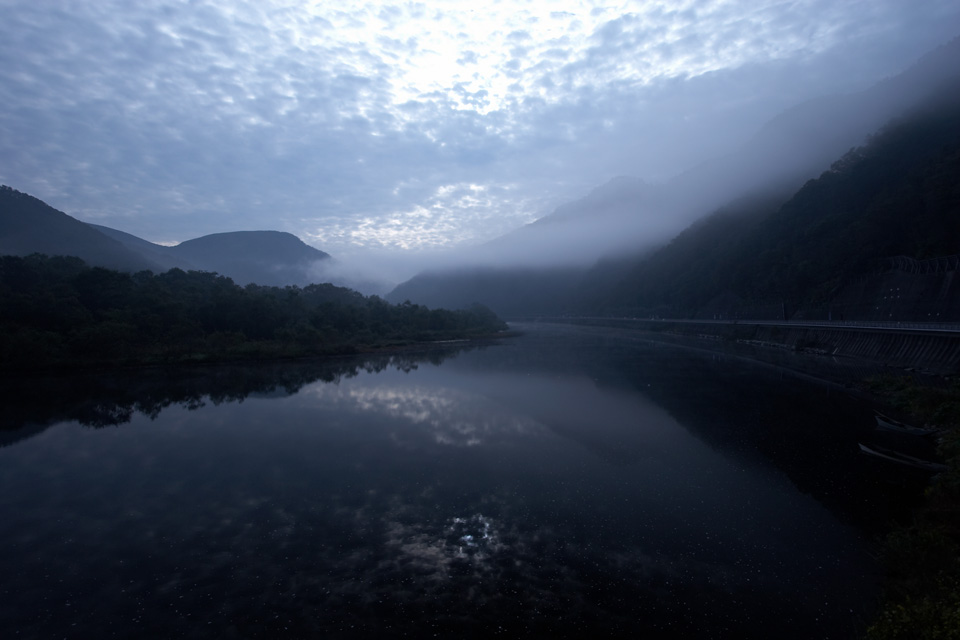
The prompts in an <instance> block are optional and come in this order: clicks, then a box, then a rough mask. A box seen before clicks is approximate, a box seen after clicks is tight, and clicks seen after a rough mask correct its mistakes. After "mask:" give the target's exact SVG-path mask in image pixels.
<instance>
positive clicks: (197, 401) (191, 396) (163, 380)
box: [0, 343, 485, 446]
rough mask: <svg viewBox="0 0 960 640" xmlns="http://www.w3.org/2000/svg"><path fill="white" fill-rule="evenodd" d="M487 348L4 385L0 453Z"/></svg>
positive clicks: (58, 378)
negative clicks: (67, 425)
mask: <svg viewBox="0 0 960 640" xmlns="http://www.w3.org/2000/svg"><path fill="white" fill-rule="evenodd" d="M484 346H485V345H477V344H467V343H463V344H449V345H442V346H440V345H438V346H433V347H430V348H427V349H418V350H416V351H405V352H402V353H393V354H377V355H373V356H363V357H361V356H357V357H350V358H341V359H334V360H330V359H324V360H316V361H308V362H299V363H289V362H287V363H275V364H269V365H247V366H243V365H231V366H226V365H224V366H209V367H158V368H155V369H144V370H138V371H135V372H130V371H126V372H123V373H116V374H103V375H85V376H56V377H53V376H51V377H37V378H26V379H19V380H6V381H5V384H4V385H2V388H0V403H2V404H3V406H4V408H5V411H4V412H2V414H0V446H6V445H10V444H13V443H15V442H18V441H21V440H24V439H26V438H30V437H32V436H34V435H37V434H39V433H42V432H43V431H44V430H45V429H47V428H48V427H51V426H53V425H55V424H58V423H61V422H78V423H80V424H81V425H83V426H86V427H93V428H100V427H110V426H119V425H122V424H125V423H127V422H129V421H130V420H131V418H132V417H133V416H134V414H136V413H141V414H144V415H146V416H149V417H150V418H151V419H154V418H156V417H157V416H158V415H160V413H161V412H162V411H163V410H164V409H166V408H167V407H172V406H178V407H183V408H186V409H188V410H195V409H199V408H200V407H203V406H205V405H207V404H214V405H218V404H221V403H225V402H242V401H243V400H244V399H245V398H247V397H249V396H257V397H285V396H289V395H293V394H295V393H297V392H298V391H299V390H300V389H301V388H302V387H303V386H304V385H307V384H310V383H313V382H317V381H321V382H327V383H333V384H336V383H338V382H339V381H340V380H342V379H345V378H352V377H355V376H357V375H358V374H360V373H363V372H367V373H378V372H380V371H384V370H387V369H394V370H397V371H403V372H409V371H413V370H415V369H417V368H419V367H421V366H424V365H430V366H439V365H440V364H441V363H442V362H444V361H445V360H447V359H449V358H453V357H456V356H457V355H458V354H460V353H461V352H463V351H470V350H474V349H482V348H484Z"/></svg>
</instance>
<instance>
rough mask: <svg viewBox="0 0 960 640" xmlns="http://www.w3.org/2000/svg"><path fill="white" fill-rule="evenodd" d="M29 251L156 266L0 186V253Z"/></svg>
mask: <svg viewBox="0 0 960 640" xmlns="http://www.w3.org/2000/svg"><path fill="white" fill-rule="evenodd" d="M32 253H43V254H49V255H71V256H77V257H79V258H82V259H83V260H84V261H86V262H88V263H89V264H92V265H96V266H99V267H106V268H110V269H119V270H122V271H141V270H144V269H153V270H156V269H157V268H158V265H157V264H156V263H154V262H153V261H151V260H150V259H149V258H148V257H146V256H144V255H143V254H141V253H138V252H136V251H132V250H130V249H129V248H128V247H125V246H124V245H123V244H121V243H120V242H117V241H116V240H114V239H113V238H109V237H107V236H106V235H104V234H102V233H100V232H99V231H97V230H96V229H94V228H91V227H90V226H88V225H86V224H84V223H82V222H80V221H79V220H77V219H76V218H72V217H70V216H68V215H67V214H65V213H63V212H62V211H57V210H56V209H54V208H53V207H51V206H50V205H48V204H46V203H45V202H43V201H42V200H38V199H37V198H34V197H33V196H31V195H27V194H26V193H21V192H20V191H17V190H16V189H12V188H10V187H8V186H0V255H14V256H26V255H30V254H32Z"/></svg>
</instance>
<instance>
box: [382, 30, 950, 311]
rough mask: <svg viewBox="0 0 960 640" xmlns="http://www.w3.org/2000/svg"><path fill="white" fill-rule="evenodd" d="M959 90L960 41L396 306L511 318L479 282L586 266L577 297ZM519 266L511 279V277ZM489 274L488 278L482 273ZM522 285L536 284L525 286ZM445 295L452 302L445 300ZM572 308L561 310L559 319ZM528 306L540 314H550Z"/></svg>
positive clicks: (492, 253)
mask: <svg viewBox="0 0 960 640" xmlns="http://www.w3.org/2000/svg"><path fill="white" fill-rule="evenodd" d="M956 82H960V38H957V39H954V40H952V41H951V42H949V43H947V44H945V45H943V46H941V47H939V48H937V49H936V50H934V51H931V52H930V53H929V54H927V55H926V56H924V57H923V58H921V59H920V60H918V61H917V62H916V63H915V64H914V65H912V66H911V67H910V68H908V69H907V70H906V71H904V72H903V73H901V74H899V75H896V76H894V77H891V78H888V79H886V80H884V81H882V82H879V83H877V84H876V85H874V86H872V87H871V88H869V89H867V90H866V91H862V92H859V93H855V94H849V95H841V96H828V97H823V98H819V99H815V100H810V101H808V102H805V103H803V104H800V105H797V106H795V107H793V108H791V109H788V110H786V111H784V112H782V113H781V114H779V115H778V116H776V117H775V118H773V119H771V120H770V121H768V122H767V123H765V124H764V125H763V126H761V127H760V128H759V129H758V131H757V133H756V134H755V135H754V136H753V137H752V138H751V139H749V140H748V141H746V142H745V143H744V145H743V146H742V147H741V148H740V149H738V150H737V151H736V152H735V153H732V154H730V155H728V156H726V157H722V158H717V159H714V160H711V161H708V162H704V163H702V164H700V165H698V166H696V167H693V168H691V169H689V170H688V171H685V172H683V173H681V174H679V175H677V176H675V177H674V178H672V179H670V180H668V181H666V182H664V183H660V184H648V183H645V182H643V181H642V180H639V179H637V178H625V177H621V178H616V179H614V180H612V181H610V182H609V183H607V184H606V185H603V186H601V187H598V188H597V189H595V190H594V191H593V192H591V193H590V194H588V195H587V196H586V197H584V198H581V199H580V200H577V201H574V202H570V203H567V204H565V205H562V206H560V207H558V208H557V209H556V210H555V211H554V212H553V213H551V214H550V215H547V216H545V217H543V218H541V219H539V220H537V221H536V222H533V223H531V224H529V225H526V226H524V227H522V228H520V229H518V230H516V231H514V232H512V233H510V234H507V235H506V236H503V237H501V238H499V239H497V240H494V241H493V242H490V243H488V244H487V245H485V246H483V247H481V248H480V249H479V250H478V252H477V254H476V255H475V256H471V260H472V261H473V263H475V264H476V263H478V262H479V263H484V262H485V263H486V264H487V265H491V266H488V267H487V268H486V269H484V268H483V267H478V266H474V267H473V268H471V269H469V270H466V269H459V270H451V271H449V272H447V273H446V274H444V273H437V272H434V273H430V274H421V275H418V276H416V277H415V278H413V279H411V280H410V281H408V282H407V283H404V284H402V285H400V287H398V288H397V289H396V290H395V291H394V292H391V294H389V295H388V299H390V300H397V299H398V298H400V297H401V296H402V297H404V298H409V299H410V300H411V301H413V302H422V303H424V304H434V305H438V306H454V305H456V304H459V298H460V297H462V296H461V295H459V294H458V292H461V291H463V290H465V289H469V290H473V291H475V293H476V294H477V296H478V297H477V298H476V300H475V301H477V302H482V303H485V304H489V305H490V306H491V308H493V309H494V310H495V311H497V312H498V313H502V314H508V315H510V314H509V313H508V312H507V311H506V308H507V306H509V307H510V308H514V309H516V308H524V307H525V305H524V300H523V299H522V298H521V299H511V300H509V301H506V300H505V301H504V302H506V303H507V305H506V306H502V305H499V304H495V303H492V302H490V301H491V300H492V299H493V298H496V297H500V298H502V295H501V292H500V291H499V290H497V289H491V288H487V289H483V288H482V287H479V286H478V283H479V282H481V281H483V280H486V281H487V282H489V283H491V284H492V283H493V282H495V281H496V280H497V279H498V278H499V279H500V280H505V281H510V282H511V287H512V288H513V289H514V290H516V291H518V292H519V291H525V290H528V289H529V288H530V286H532V284H533V283H532V281H530V280H529V279H530V278H531V277H532V278H534V279H536V278H543V275H542V274H538V275H534V273H535V272H537V271H539V270H543V269H548V270H552V269H553V268H555V267H557V266H560V265H571V264H573V265H584V267H583V268H582V269H581V272H580V274H579V275H577V276H575V277H572V278H571V279H570V281H569V282H567V283H563V284H561V283H555V284H557V285H558V286H559V289H556V290H554V291H552V292H551V293H550V296H549V297H550V298H552V299H558V298H561V297H563V296H564V295H569V296H577V295H579V294H577V293H576V289H577V288H579V287H583V286H587V285H586V284H585V283H587V282H592V281H594V280H596V278H597V275H596V273H595V272H593V273H591V274H588V271H589V269H588V268H587V267H586V266H585V265H588V264H590V263H593V262H597V261H598V260H605V261H607V263H606V264H608V265H609V264H610V262H609V261H610V260H611V259H613V260H614V261H615V262H616V261H621V260H623V259H624V256H625V255H628V254H631V253H632V254H633V255H634V259H636V258H637V257H638V256H642V255H644V254H646V253H649V252H650V251H652V250H653V249H654V248H656V247H657V246H660V245H663V244H664V243H666V242H668V241H669V240H670V238H672V237H674V236H676V234H677V233H679V232H680V231H682V230H683V229H684V228H686V227H687V226H689V225H690V224H691V223H692V222H693V221H695V220H697V219H699V218H702V217H703V216H705V215H707V214H709V213H710V212H713V211H717V210H718V209H720V208H722V207H724V206H726V205H728V204H729V203H732V202H741V203H742V202H747V201H754V202H755V201H758V200H765V201H767V202H771V201H772V202H777V204H779V203H782V202H783V201H785V200H786V199H787V198H789V197H790V196H791V195H792V194H793V193H794V192H795V191H796V190H797V189H799V188H800V187H801V186H802V185H803V184H804V183H805V182H806V181H807V180H809V179H810V178H813V177H815V176H817V175H819V174H820V173H821V172H822V171H824V170H826V169H828V168H829V166H830V163H831V162H832V161H834V160H835V159H836V158H838V157H840V156H841V155H842V154H844V153H845V152H846V151H848V150H849V149H850V148H851V147H854V146H856V145H859V144H862V143H863V142H864V141H865V140H866V138H867V136H868V135H869V134H871V133H873V132H875V131H876V130H877V129H878V128H880V127H881V126H882V125H883V124H884V123H886V122H888V121H889V120H890V119H892V118H894V117H896V116H899V115H901V114H903V113H904V112H905V111H906V110H908V109H910V108H911V107H913V106H915V105H918V104H923V103H925V102H926V101H929V100H930V99H931V97H932V96H935V95H937V94H938V93H939V92H941V91H942V90H943V88H944V87H945V86H950V85H951V84H952V83H956ZM733 206H734V208H740V207H741V205H740V204H738V205H733ZM492 265H496V266H492ZM511 268H513V269H514V273H513V275H512V276H510V275H508V274H507V273H506V270H509V269H511ZM484 271H486V275H482V274H483V273H484ZM421 276H422V277H421ZM444 278H446V279H447V280H448V281H447V282H446V283H444V282H443V280H444ZM523 279H527V280H528V284H529V285H530V286H526V287H525V286H523V285H522V284H521V283H520V281H521V280H523ZM444 291H447V292H450V294H451V295H448V296H443V295H440V293H441V292H444ZM428 300H429V302H428ZM567 307H569V305H567V304H562V305H559V306H554V307H553V311H555V312H561V311H562V310H563V309H565V308H567ZM526 308H527V310H528V311H529V312H531V313H540V312H542V311H541V309H543V306H542V305H538V307H537V309H534V308H533V307H530V306H529V305H527V307H526Z"/></svg>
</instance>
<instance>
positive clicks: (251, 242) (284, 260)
mask: <svg viewBox="0 0 960 640" xmlns="http://www.w3.org/2000/svg"><path fill="white" fill-rule="evenodd" d="M92 226H94V228H96V229H97V230H99V231H101V232H102V233H104V234H105V235H108V236H110V237H111V238H114V239H116V240H118V241H119V242H122V243H123V244H124V245H125V246H126V247H128V248H129V249H131V250H133V251H136V252H138V253H140V254H141V255H143V256H144V257H146V258H148V259H150V260H151V261H153V262H154V263H156V264H158V265H160V266H161V267H162V268H163V269H173V268H179V269H184V270H197V271H212V272H215V273H219V274H220V275H223V276H227V277H228V278H230V279H232V280H233V281H234V282H236V283H238V284H241V285H245V284H250V283H256V284H261V285H270V286H284V285H297V286H305V285H308V284H310V283H312V282H315V281H316V280H317V277H316V276H317V273H318V269H317V265H318V263H320V262H321V261H324V260H327V259H329V258H330V255H329V254H328V253H325V252H323V251H320V250H319V249H314V248H313V247H311V246H309V245H307V244H305V243H304V242H303V241H301V240H300V239H299V238H297V237H296V236H295V235H293V234H290V233H284V232H281V231H232V232H227V233H214V234H210V235H207V236H202V237H200V238H195V239H193V240H186V241H184V242H181V243H180V244H178V245H175V246H172V247H166V246H163V245H159V244H154V243H152V242H148V241H147V240H143V239H142V238H138V237H137V236H134V235H131V234H129V233H125V232H123V231H117V230H116V229H111V228H109V227H101V226H98V225H92Z"/></svg>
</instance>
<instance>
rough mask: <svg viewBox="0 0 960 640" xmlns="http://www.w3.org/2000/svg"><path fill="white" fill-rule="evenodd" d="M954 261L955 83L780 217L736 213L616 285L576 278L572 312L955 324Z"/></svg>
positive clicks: (623, 272)
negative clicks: (583, 285)
mask: <svg viewBox="0 0 960 640" xmlns="http://www.w3.org/2000/svg"><path fill="white" fill-rule="evenodd" d="M958 253H960V82H958V83H957V84H956V85H954V86H953V87H952V88H950V89H948V90H945V91H944V92H943V93H941V94H940V95H937V96H934V97H933V98H932V99H931V100H929V101H928V102H927V103H925V104H924V105H922V106H920V107H917V108H915V109H913V110H912V111H911V112H910V113H909V114H908V115H907V116H904V117H902V118H900V119H897V120H895V121H893V122H891V123H890V124H888V125H887V126H886V127H884V128H883V129H882V130H881V131H879V132H878V133H877V134H876V135H874V136H872V137H871V139H870V140H869V142H868V143H867V144H866V145H865V146H863V147H859V148H855V149H852V150H850V151H849V152H848V153H846V154H844V155H843V156H842V157H841V158H840V159H839V160H837V161H835V162H834V163H833V164H832V165H831V167H830V169H828V170H827V171H825V172H823V173H822V174H821V175H820V176H819V177H818V178H816V179H814V180H810V181H808V182H807V183H806V184H805V185H804V186H803V187H802V188H801V189H799V190H798V191H797V192H796V193H795V194H794V195H793V196H792V197H791V198H789V199H788V200H787V201H786V202H784V203H782V204H781V205H779V206H774V205H772V204H771V203H770V202H769V201H757V200H753V201H741V202H738V203H736V204H734V205H730V206H728V207H725V208H723V209H722V210H720V211H718V212H716V213H715V214H713V215H711V216H709V217H707V218H705V219H703V220H701V221H700V222H698V223H696V224H694V225H692V226H691V227H689V228H688V229H686V230H685V231H684V232H683V233H681V234H680V235H678V236H677V237H676V238H675V239H674V240H673V241H672V242H671V243H670V244H669V245H667V246H665V247H663V248H662V249H660V250H658V251H656V252H655V253H653V254H652V255H651V256H649V257H647V258H645V259H642V260H638V261H636V262H635V263H634V264H632V265H628V266H626V267H625V268H621V269H620V270H619V272H618V273H617V272H614V273H610V272H607V273H605V274H604V276H603V277H594V278H592V279H591V278H586V280H588V281H591V282H592V283H593V284H592V286H591V289H590V291H589V292H588V291H586V290H582V291H581V294H582V296H583V297H582V298H581V301H580V303H579V305H580V309H581V310H587V309H591V310H595V309H597V308H602V309H604V310H606V311H608V312H611V313H618V314H630V315H664V316H668V317H684V316H686V317H690V316H695V317H712V316H718V315H723V316H725V317H730V316H732V315H734V314H736V315H739V316H740V317H749V318H763V317H776V318H779V317H784V316H787V317H789V316H793V317H801V316H802V317H807V318H810V317H815V316H817V317H830V316H838V317H839V316H840V315H843V316H844V317H845V318H846V319H879V318H883V319H891V318H894V319H898V320H907V319H912V320H918V319H936V318H937V315H936V314H938V313H939V314H941V315H940V316H939V319H945V315H947V314H949V315H950V316H951V317H960V308H958V307H960V300H958V299H957V296H956V291H955V289H956V287H955V286H954V284H953V279H954V275H955V273H956V268H957V264H956V263H957V262H958V260H957V259H956V258H955V255H956V254H958ZM944 256H954V257H953V259H952V262H951V259H947V258H944ZM894 258H896V259H894ZM938 259H939V260H938ZM938 263H942V265H939V264H938ZM931 265H933V266H935V267H936V268H930V267H931ZM951 265H952V266H951ZM598 283H600V284H599V285H598ZM928 315H929V317H928Z"/></svg>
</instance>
